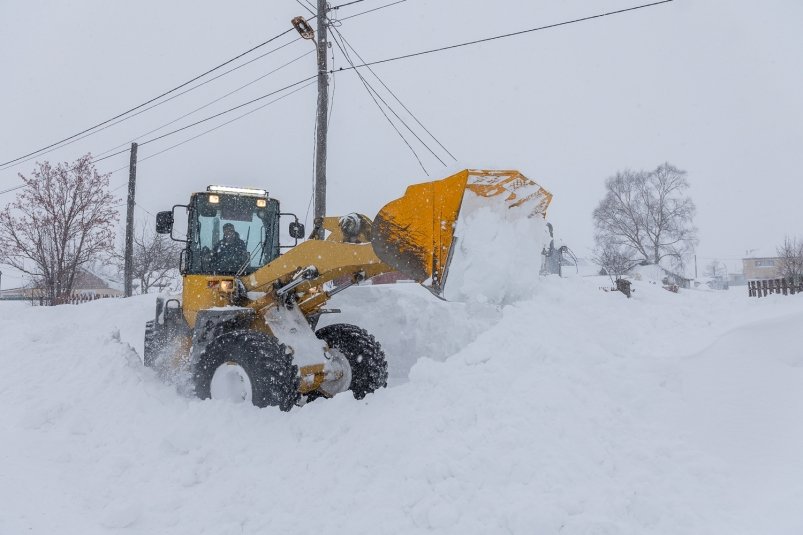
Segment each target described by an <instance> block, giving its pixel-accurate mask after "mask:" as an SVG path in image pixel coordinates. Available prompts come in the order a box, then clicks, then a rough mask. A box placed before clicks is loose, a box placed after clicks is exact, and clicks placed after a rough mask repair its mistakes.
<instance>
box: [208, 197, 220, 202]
mask: <svg viewBox="0 0 803 535" xmlns="http://www.w3.org/2000/svg"><path fill="white" fill-rule="evenodd" d="M219 202H220V197H218V196H217V195H210V196H209V204H217V203H219Z"/></svg>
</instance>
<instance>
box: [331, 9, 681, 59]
mask: <svg viewBox="0 0 803 535" xmlns="http://www.w3.org/2000/svg"><path fill="white" fill-rule="evenodd" d="M674 1H675V0H661V1H660V2H652V3H650V4H642V5H640V6H635V7H628V8H625V9H619V10H616V11H609V12H607V13H599V14H597V15H591V16H588V17H583V18H579V19H572V20H567V21H564V22H558V23H555V24H548V25H546V26H539V27H537V28H530V29H527V30H520V31H517V32H511V33H505V34H502V35H495V36H493V37H486V38H484V39H477V40H474V41H467V42H465V43H458V44H456V45H449V46H442V47H440V48H433V49H430V50H423V51H421V52H413V53H412V54H404V55H403V56H396V57H392V58H386V59H380V60H377V61H370V62H367V63H362V64H361V65H352V66H351V67H341V68H340V69H338V71H348V70H352V69H359V68H360V67H368V66H370V65H379V64H381V63H389V62H391V61H397V60H400V59H407V58H414V57H417V56H423V55H425V54H433V53H435V52H443V51H444V50H452V49H454V48H460V47H463V46H469V45H476V44H479V43H486V42H488V41H495V40H497V39H504V38H506V37H514V36H516V35H523V34H525V33H532V32H538V31H541V30H548V29H551V28H557V27H559V26H567V25H569V24H575V23H577V22H585V21H589V20H592V19H599V18H602V17H609V16H611V15H619V14H622V13H627V12H628V11H636V10H638V9H644V8H648V7H654V6H658V5H661V4H668V3H670V2H674ZM341 20H346V19H341ZM333 72H335V71H334V70H332V71H329V73H330V74H331V73H333Z"/></svg>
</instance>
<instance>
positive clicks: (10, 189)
mask: <svg viewBox="0 0 803 535" xmlns="http://www.w3.org/2000/svg"><path fill="white" fill-rule="evenodd" d="M24 187H25V184H20V185H19V186H14V187H13V188H8V189H4V190H3V191H0V195H2V194H4V193H11V192H12V191H15V190H18V189H22V188H24Z"/></svg>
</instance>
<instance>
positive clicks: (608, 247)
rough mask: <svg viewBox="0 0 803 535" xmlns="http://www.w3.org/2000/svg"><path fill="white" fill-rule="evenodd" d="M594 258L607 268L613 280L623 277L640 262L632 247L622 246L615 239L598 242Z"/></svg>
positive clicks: (606, 271)
mask: <svg viewBox="0 0 803 535" xmlns="http://www.w3.org/2000/svg"><path fill="white" fill-rule="evenodd" d="M592 260H593V261H594V263H595V264H597V265H598V266H600V267H602V268H603V269H604V270H605V273H607V275H608V277H610V279H611V282H616V279H621V278H622V277H623V276H624V275H625V274H626V273H627V272H628V271H630V270H631V269H632V268H633V267H634V266H635V265H637V264H638V263H639V260H638V259H636V258H635V255H634V253H633V251H632V250H631V249H628V248H627V247H622V246H620V245H618V244H616V243H615V242H613V241H607V242H604V243H598V244H597V247H596V249H595V250H594V256H593V258H592Z"/></svg>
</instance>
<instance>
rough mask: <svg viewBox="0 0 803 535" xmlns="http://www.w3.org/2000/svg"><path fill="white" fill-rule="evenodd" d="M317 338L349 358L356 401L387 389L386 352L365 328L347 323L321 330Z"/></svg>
mask: <svg viewBox="0 0 803 535" xmlns="http://www.w3.org/2000/svg"><path fill="white" fill-rule="evenodd" d="M315 336H317V337H318V338H320V339H321V340H323V341H325V342H326V343H327V344H328V345H329V347H332V348H334V349H337V350H338V351H340V352H341V353H343V354H344V355H345V356H346V359H348V361H349V364H350V365H351V385H350V386H349V390H351V393H352V394H354V397H355V398H356V399H362V398H364V397H365V396H366V395H367V394H371V393H372V392H375V391H377V390H379V389H380V388H385V387H386V386H388V363H387V361H386V360H385V352H384V351H382V346H380V345H379V342H377V341H376V338H374V337H373V336H371V335H370V334H368V332H367V331H366V330H365V329H361V328H359V327H357V326H356V325H349V324H347V323H336V324H334V325H327V326H326V327H323V328H321V329H318V331H317V332H316V333H315Z"/></svg>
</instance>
